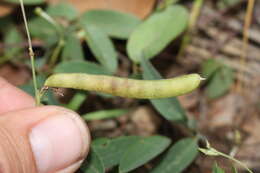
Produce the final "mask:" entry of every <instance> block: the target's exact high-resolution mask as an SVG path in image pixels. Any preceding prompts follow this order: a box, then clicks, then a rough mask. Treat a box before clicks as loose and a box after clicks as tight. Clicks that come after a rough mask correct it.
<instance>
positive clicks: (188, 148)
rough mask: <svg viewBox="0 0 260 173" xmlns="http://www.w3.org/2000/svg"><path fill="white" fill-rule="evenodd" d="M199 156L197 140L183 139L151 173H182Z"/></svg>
mask: <svg viewBox="0 0 260 173" xmlns="http://www.w3.org/2000/svg"><path fill="white" fill-rule="evenodd" d="M197 154H198V146H197V139H193V138H186V139H182V140H180V141H178V142H177V143H176V144H174V145H173V146H172V147H171V148H170V149H169V151H168V152H167V153H166V155H165V157H163V159H162V161H161V162H160V163H159V165H158V166H157V167H155V168H154V169H153V170H152V172H151V173H180V172H182V171H183V170H184V169H185V168H186V167H187V166H189V165H190V164H191V162H192V161H193V160H194V159H195V158H196V156H197Z"/></svg>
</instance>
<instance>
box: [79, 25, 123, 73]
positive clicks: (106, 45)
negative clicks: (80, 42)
mask: <svg viewBox="0 0 260 173" xmlns="http://www.w3.org/2000/svg"><path fill="white" fill-rule="evenodd" d="M84 30H85V35H86V41H87V43H88V46H89V47H90V50H91V52H92V53H93V54H94V55H95V57H96V58H97V60H98V61H99V62H100V63H101V64H102V65H103V66H104V67H105V68H107V69H108V70H109V71H110V72H111V73H114V72H115V71H116V70H117V65H118V62H117V53H116V50H115V47H114V45H113V43H112V41H111V40H110V39H109V37H108V36H107V35H106V34H105V33H104V32H103V31H102V30H100V29H99V28H97V27H95V26H86V25H85V26H84Z"/></svg>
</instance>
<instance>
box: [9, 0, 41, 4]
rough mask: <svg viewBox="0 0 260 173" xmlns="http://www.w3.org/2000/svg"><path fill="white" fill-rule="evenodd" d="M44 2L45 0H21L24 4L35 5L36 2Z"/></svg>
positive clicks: (12, 0)
mask: <svg viewBox="0 0 260 173" xmlns="http://www.w3.org/2000/svg"><path fill="white" fill-rule="evenodd" d="M4 1H6V2H10V3H16V4H19V3H20V1H19V0H4ZM44 2H45V0H23V3H24V4H25V5H37V4H42V3H44Z"/></svg>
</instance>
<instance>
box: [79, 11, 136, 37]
mask: <svg viewBox="0 0 260 173" xmlns="http://www.w3.org/2000/svg"><path fill="white" fill-rule="evenodd" d="M80 21H81V23H84V24H85V25H86V26H91V25H92V26H93V25H94V26H96V27H98V28H100V29H102V30H103V32H105V33H106V34H108V35H109V36H112V37H115V38H119V39H127V38H128V37H129V35H130V34H131V33H132V31H133V30H134V29H135V28H136V26H137V25H138V24H139V23H140V22H141V21H140V19H138V18H137V17H135V16H133V15H131V14H127V13H122V12H119V11H112V10H91V11H87V12H86V13H84V14H83V15H82V16H81V18H80Z"/></svg>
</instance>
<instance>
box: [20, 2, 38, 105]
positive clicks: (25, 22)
mask: <svg viewBox="0 0 260 173" xmlns="http://www.w3.org/2000/svg"><path fill="white" fill-rule="evenodd" d="M20 5H21V10H22V15H23V20H24V25H25V30H26V35H27V39H28V45H29V48H28V50H29V56H30V59H31V68H32V77H33V86H34V94H35V100H36V105H40V102H41V101H40V95H39V91H38V87H37V79H36V72H35V65H34V52H33V48H32V41H31V36H30V32H29V29H28V23H27V19H26V14H25V10H24V3H23V0H20Z"/></svg>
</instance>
